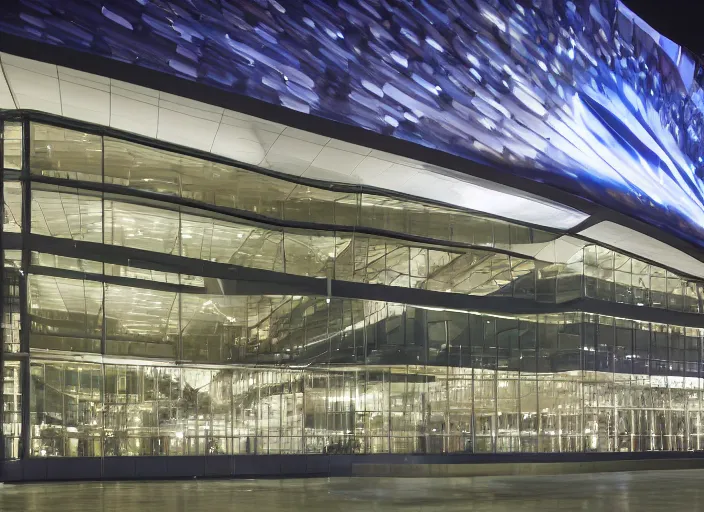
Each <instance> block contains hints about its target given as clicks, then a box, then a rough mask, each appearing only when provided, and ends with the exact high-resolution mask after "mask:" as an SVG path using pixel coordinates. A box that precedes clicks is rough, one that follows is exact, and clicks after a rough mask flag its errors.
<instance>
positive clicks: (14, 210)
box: [2, 181, 22, 233]
mask: <svg viewBox="0 0 704 512" xmlns="http://www.w3.org/2000/svg"><path fill="white" fill-rule="evenodd" d="M3 186H4V191H3V194H4V201H5V205H4V209H3V221H2V224H3V225H2V229H3V232H5V233H21V232H22V184H21V183H20V182H19V181H6V182H5V183H4V184H3Z"/></svg>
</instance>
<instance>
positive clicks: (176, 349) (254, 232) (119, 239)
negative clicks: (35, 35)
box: [2, 114, 704, 459]
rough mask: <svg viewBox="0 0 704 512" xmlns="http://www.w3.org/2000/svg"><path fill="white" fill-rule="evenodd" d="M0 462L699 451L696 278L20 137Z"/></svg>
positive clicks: (142, 158) (165, 154) (37, 129)
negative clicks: (211, 456) (301, 455)
mask: <svg viewBox="0 0 704 512" xmlns="http://www.w3.org/2000/svg"><path fill="white" fill-rule="evenodd" d="M3 134H4V138H3V142H4V144H3V147H4V149H5V152H4V154H3V162H4V174H3V178H4V180H3V203H4V207H3V225H2V226H3V231H2V248H3V252H4V274H3V301H2V316H3V340H4V344H3V348H4V363H3V364H4V367H3V387H2V393H3V397H4V402H3V404H4V405H3V407H4V409H3V418H4V419H3V436H4V440H5V442H4V445H3V457H5V458H8V459H13V458H29V457H110V456H146V455H163V456H169V455H192V456H201V455H203V456H204V455H220V454H260V455H264V454H300V453H311V454H314V453H328V454H342V453H346V454H357V453H360V454H361V453H417V454H423V453H438V454H439V453H499V452H550V453H561V452H615V451H619V452H621V451H624V452H625V451H628V452H637V451H663V450H665V451H673V450H674V451H687V450H699V449H700V448H704V446H702V443H703V442H704V437H703V436H704V430H702V427H701V424H702V420H704V418H703V417H702V413H703V412H704V411H702V389H701V388H702V382H703V381H702V370H704V366H703V363H704V360H703V359H702V350H703V349H704V345H703V344H702V343H703V338H704V320H702V318H704V305H703V304H702V299H703V297H702V295H703V290H704V281H702V280H701V279H700V278H698V277H696V276H695V275H692V274H687V273H683V272H679V271H676V270H673V269H672V268H671V267H664V266H659V265H658V264H656V263H654V262H653V261H650V260H645V259H639V258H638V257H636V256H634V255H633V254H632V253H630V252H629V253H626V252H618V251H616V250H615V249H614V248H612V247H606V246H602V245H600V244H598V243H595V242H594V241H592V240H589V239H587V238H582V237H580V236H577V235H569V234H566V233H564V232H561V231H559V230H548V229H542V228H537V227H534V226H531V225H524V224H520V223H517V222H513V221H509V220H506V219H502V218H498V217H492V216H488V215H486V214H483V213H480V212H476V211H471V210H466V209H460V208H452V207H450V206H448V205H442V204H437V203H434V202H432V201H427V200H423V199H420V198H417V197H411V196H403V195H400V194H393V193H391V192H388V191H383V190H379V189H373V188H363V187H353V186H348V185H339V184H330V183H326V182H324V181H314V180H306V179H303V178H298V179H294V178H292V177H291V176H288V175H284V174H280V173H275V172H273V171H271V170H265V169H260V168H257V167H255V166H248V165H244V164H241V163H238V162H235V161H229V160H225V159H221V158H210V159H208V158H205V157H204V156H203V155H200V156H198V155H194V154H186V152H178V151H177V150H176V148H173V147H168V146H167V145H161V144H158V143H156V142H154V141H151V144H147V142H148V141H134V140H126V139H121V138H120V137H119V135H120V133H118V132H109V133H106V132H105V130H104V129H103V128H101V127H97V126H95V125H88V124H85V125H83V126H82V128H81V129H80V130H78V129H76V127H75V126H73V127H69V126H65V125H64V124H62V122H61V121H60V120H54V122H53V123H50V122H48V121H47V120H39V121H38V120H35V119H34V118H33V116H32V114H22V115H14V116H9V117H8V118H6V119H5V120H4V121H3Z"/></svg>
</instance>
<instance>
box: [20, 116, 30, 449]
mask: <svg viewBox="0 0 704 512" xmlns="http://www.w3.org/2000/svg"><path fill="white" fill-rule="evenodd" d="M29 126H30V125H29V121H27V120H26V119H24V120H23V121H22V264H21V270H20V280H19V284H20V352H22V353H24V354H29V331H30V322H29V311H28V300H29V293H28V292H29V290H28V288H27V287H28V280H27V279H28V277H27V272H28V271H29V266H30V263H31V257H32V255H31V252H30V248H29V245H28V243H27V241H28V239H29V234H30V233H31V230H32V183H31V181H30V179H29V177H30V176H29V175H30V170H29V169H30V162H29V154H30V151H29V150H30V136H29V133H30V132H29ZM29 363H30V359H29V356H27V357H25V358H24V359H23V360H22V366H21V368H22V369H21V374H20V378H21V381H22V443H21V446H20V452H21V453H20V457H21V458H23V459H26V458H29V454H30V409H29V404H30V402H31V397H30V393H31V386H30V384H31V380H30V364H29Z"/></svg>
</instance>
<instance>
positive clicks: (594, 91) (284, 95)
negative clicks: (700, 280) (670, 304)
mask: <svg viewBox="0 0 704 512" xmlns="http://www.w3.org/2000/svg"><path fill="white" fill-rule="evenodd" d="M0 31H4V32H6V33H8V34H13V35H19V36H21V37H24V38H31V39H34V40H38V41H42V42H44V43H47V44H50V45H59V46H62V47H68V48H72V49H75V50H80V51H85V52H91V53H93V54H97V55H101V56H104V57H109V58H111V59H116V60H119V61H123V62H128V63H132V64H134V65H136V66H143V67H146V68H150V69H153V70H158V71H161V72H164V73H168V74H171V75H175V76H178V77H181V78H184V79H187V80H193V81H197V82H200V83H203V84H208V85H210V86H213V87H217V88H220V89H225V90H228V91H232V92H234V93H238V94H242V95H247V96H250V97H253V98H257V99H260V100H264V101H266V102H270V103H273V104H277V105H282V106H284V107H287V108H290V109H295V110H297V111H301V112H304V113H307V114H312V115H315V116H320V117H323V118H327V119H332V120H336V121H341V122H343V123H347V124H350V125H354V126H357V127H362V128H365V129H367V130H371V131H373V132H377V133H380V134H385V135H391V136H394V137H398V138H400V139H404V140H406V141H411V142H414V143H417V144H421V145H423V146H427V147H431V148H435V149H439V150H442V151H445V152H448V153H451V154H454V155H458V156H461V157H464V158H467V159H471V160H475V161H482V162H490V163H493V164H494V165H495V167H496V172H509V173H514V174H516V175H520V176H522V177H525V178H529V179H532V180H536V181H539V182H543V183H547V184H550V185H554V186H557V187H560V188H561V189H564V190H567V191H569V192H572V193H574V194H577V195H579V196H581V197H584V198H587V199H590V200H592V201H594V202H596V203H598V204H601V205H604V206H607V207H610V208H613V209H615V210H618V211H621V212H624V213H626V214H629V215H631V216H633V217H636V218H639V219H641V220H644V221H646V222H648V223H650V224H653V225H656V226H658V227H660V228H662V229H665V230H667V231H669V232H671V233H674V234H676V235H678V236H680V237H682V238H685V239H688V240H690V241H693V242H694V243H696V244H699V245H700V246H704V202H703V192H704V189H703V187H702V182H701V179H700V177H701V176H703V175H704V165H703V163H704V150H703V149H702V136H703V133H702V123H703V117H702V110H703V109H704V93H703V92H702V86H703V85H702V84H703V83H704V78H703V76H704V73H702V68H701V65H700V63H699V62H697V61H696V60H695V59H694V58H693V57H692V55H691V54H690V53H688V52H687V51H686V50H685V49H683V48H681V47H680V46H678V45H677V44H675V43H673V42H672V41H670V40H668V39H666V38H664V37H663V36H661V35H660V34H658V33H657V32H655V31H654V30H653V29H652V28H651V27H649V26H648V25H647V24H645V23H644V22H643V21H642V20H640V19H639V18H638V17H637V16H636V15H635V14H634V13H633V12H631V11H630V10H629V9H628V8H627V7H626V6H625V5H623V4H622V3H620V2H618V1H617V0H591V1H590V0H573V1H567V0H541V1H530V0H346V1H345V0H328V1H322V0H289V1H287V0H170V1H166V0H151V1H150V0H129V1H125V0H105V1H97V0H85V1H78V0H73V1H70V0H4V2H2V5H0Z"/></svg>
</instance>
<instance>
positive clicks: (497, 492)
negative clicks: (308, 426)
mask: <svg viewBox="0 0 704 512" xmlns="http://www.w3.org/2000/svg"><path fill="white" fill-rule="evenodd" d="M702 484H704V470H684V471H642V472H634V473H600V474H590V475H564V476H515V477H475V478H445V479H443V478H408V479H403V478H331V479H306V480H197V481H196V480H188V481H161V482H146V481H138V482H137V481H135V482H92V483H49V484H20V485H11V484H5V485H3V486H0V511H2V512H25V511H33V512H69V511H70V512H78V511H81V512H82V511H91V512H108V511H109V512H112V511H115V512H136V511H140V512H141V511H149V512H157V511H169V512H186V511H188V512H201V511H202V512H220V511H229V512H232V511H235V512H239V511H243V512H245V511H246V512H249V511H252V512H270V511H282V510H286V511H295V512H298V511H305V512H317V511H325V512H333V511H364V512H372V511H379V512H386V511H401V510H402V511H423V512H426V511H460V510H463V511H464V510H472V511H489V510H491V511H509V510H510V511H512V512H515V511H523V510H526V511H532V510H536V511H537V510H540V511H549V510H560V511H565V510H581V511H584V510H600V511H601V510H603V511H619V512H620V511H622V512H626V511H628V512H636V511H637V512H648V511H657V510H667V511H669V512H676V511H679V510H687V511H690V510H704V485H702Z"/></svg>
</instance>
